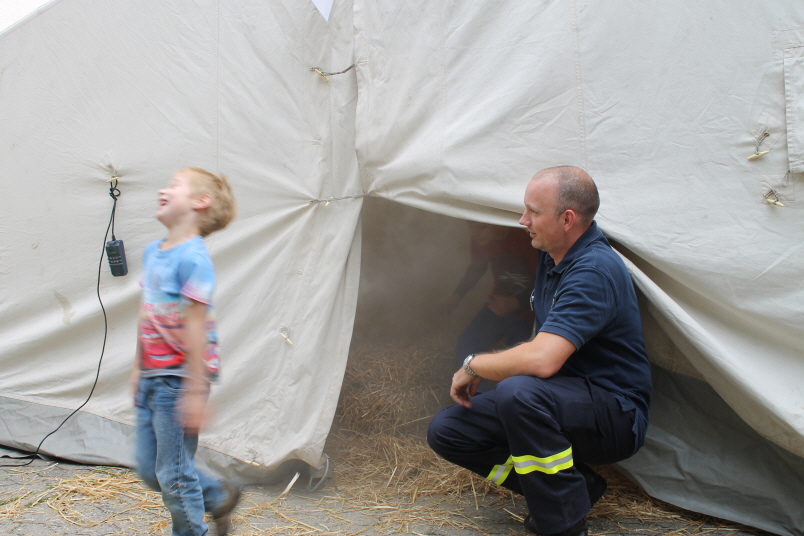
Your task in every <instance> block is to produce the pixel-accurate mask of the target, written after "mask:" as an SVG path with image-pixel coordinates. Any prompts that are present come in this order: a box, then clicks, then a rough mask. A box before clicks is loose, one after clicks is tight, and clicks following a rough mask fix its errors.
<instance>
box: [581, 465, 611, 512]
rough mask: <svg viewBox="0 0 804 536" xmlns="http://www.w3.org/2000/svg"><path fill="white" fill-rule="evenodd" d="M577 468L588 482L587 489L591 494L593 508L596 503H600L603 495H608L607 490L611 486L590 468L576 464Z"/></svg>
mask: <svg viewBox="0 0 804 536" xmlns="http://www.w3.org/2000/svg"><path fill="white" fill-rule="evenodd" d="M575 467H576V468H577V469H578V471H580V472H581V474H582V475H583V478H584V480H586V489H587V491H588V492H589V502H590V503H592V506H594V505H595V503H596V502H597V501H599V500H600V498H601V497H603V494H604V493H606V488H607V487H608V486H609V485H608V483H607V482H606V479H605V478H603V477H602V476H600V475H599V474H597V473H596V472H594V471H593V470H592V469H591V468H590V467H588V466H586V465H583V464H580V463H576V464H575Z"/></svg>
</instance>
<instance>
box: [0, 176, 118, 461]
mask: <svg viewBox="0 0 804 536" xmlns="http://www.w3.org/2000/svg"><path fill="white" fill-rule="evenodd" d="M109 196H110V197H111V198H112V199H114V203H113V204H112V214H111V216H110V217H109V224H108V225H107V226H106V233H105V234H104V235H103V245H104V247H103V248H101V257H100V261H99V262H98V282H97V285H96V287H95V291H96V293H97V295H98V303H100V306H101V311H102V312H103V345H102V346H101V354H100V359H99V360H98V368H97V370H96V371H95V381H94V382H93V383H92V389H90V391H89V395H87V399H86V400H84V403H83V404H81V405H80V406H78V407H77V408H76V409H75V410H73V412H72V413H70V414H69V415H67V416H66V417H65V418H64V420H63V421H61V424H59V425H58V426H57V427H56V429H55V430H53V431H52V432H50V433H49V434H47V435H46V436H45V437H43V438H42V441H40V442H39V445H37V447H36V451H35V452H33V453H32V454H26V455H25V456H9V458H11V459H14V460H24V459H25V458H30V460H28V461H27V462H26V463H22V464H18V465H0V467H25V466H26V465H30V464H32V463H33V461H34V460H35V459H36V457H37V456H38V455H39V449H41V448H42V444H43V443H44V442H45V439H47V438H48V437H50V436H52V435H53V434H55V433H56V432H58V431H59V429H60V428H61V427H62V426H64V423H66V422H67V421H68V420H69V418H70V417H72V416H73V415H75V414H76V413H78V412H79V411H80V410H81V408H83V407H84V406H86V405H87V404H88V403H89V399H90V398H92V394H93V393H94V392H95V387H97V385H98V379H99V378H100V369H101V363H103V354H104V352H106V337H107V335H108V333H109V321H108V319H107V318H106V308H105V307H104V306H103V300H102V299H101V294H100V281H101V269H102V268H103V257H104V253H105V252H106V249H105V246H106V239H107V238H108V237H109V229H111V230H112V240H114V239H115V238H114V215H115V212H116V210H117V198H118V197H120V190H118V189H117V179H114V180H113V181H112V183H111V185H110V186H109Z"/></svg>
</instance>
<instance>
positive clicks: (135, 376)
mask: <svg viewBox="0 0 804 536" xmlns="http://www.w3.org/2000/svg"><path fill="white" fill-rule="evenodd" d="M141 364H142V344H141V343H140V333H139V328H138V330H137V350H136V352H135V353H134V366H133V367H131V380H130V385H131V394H132V395H134V396H137V385H138V384H139V381H140V372H141V371H140V365H141Z"/></svg>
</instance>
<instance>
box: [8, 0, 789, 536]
mask: <svg viewBox="0 0 804 536" xmlns="http://www.w3.org/2000/svg"><path fill="white" fill-rule="evenodd" d="M350 67H351V68H350ZM314 68H318V69H319V71H320V73H339V72H342V71H345V72H343V73H342V74H333V75H328V76H325V75H322V74H320V73H319V72H316V71H314V70H312V69H314ZM0 120H2V129H0V170H2V181H3V195H2V198H0V207H2V209H1V210H0V229H2V234H3V239H2V241H0V272H2V280H0V293H1V294H0V297H1V298H2V299H1V300H0V315H1V318H2V321H1V322H0V419H1V420H2V426H1V427H0V444H4V445H8V446H12V447H16V448H21V449H27V450H34V449H36V447H37V445H38V444H39V442H40V441H41V439H42V437H44V436H45V435H46V434H47V433H48V432H50V431H52V430H53V429H54V428H55V427H56V426H58V424H59V423H60V422H61V421H62V420H63V419H64V417H65V416H67V415H68V414H69V413H70V412H71V411H72V410H73V409H75V408H76V407H78V406H79V405H80V404H81V403H82V402H83V401H84V400H85V398H86V396H87V394H88V391H89V389H90V387H91V386H92V384H93V380H94V378H95V371H96V370H97V367H98V360H99V358H100V354H101V349H102V346H103V347H104V348H105V353H104V356H105V357H104V360H103V364H102V366H101V368H100V377H99V381H98V384H97V387H96V389H95V391H94V393H93V396H92V398H91V399H90V400H89V402H88V404H87V405H86V406H85V407H84V408H83V409H82V410H81V411H80V412H79V413H78V414H76V415H75V416H74V417H72V418H71V419H69V420H68V421H67V423H65V424H64V426H63V427H62V428H61V429H60V430H59V431H58V432H57V433H56V434H54V435H53V436H51V437H50V438H48V439H47V440H46V441H45V443H44V444H43V445H42V452H45V453H48V454H52V455H56V456H60V457H65V458H69V459H73V460H77V461H82V462H89V463H110V464H129V463H130V462H131V456H130V446H129V440H130V436H131V432H132V426H131V425H132V416H133V413H132V408H131V396H130V394H129V392H128V388H127V383H128V382H127V378H128V374H129V370H130V366H131V360H132V353H133V349H134V331H135V321H136V312H137V301H138V297H139V286H138V275H139V260H140V258H141V257H140V254H141V251H142V249H143V247H144V246H145V244H146V243H148V242H149V241H151V240H153V239H155V238H158V237H159V236H161V233H162V230H161V228H160V225H159V224H158V223H157V222H156V221H155V220H154V218H153V210H154V205H155V203H154V201H155V195H156V193H155V192H156V190H157V189H158V188H160V187H161V186H162V185H163V184H165V183H166V182H167V180H168V179H169V177H170V174H171V173H172V172H173V171H175V170H176V169H178V168H180V167H183V166H186V165H194V166H200V167H205V168H208V169H210V170H213V171H222V172H224V173H226V174H227V175H228V176H229V177H230V178H231V180H232V183H233V186H234V189H235V193H236V195H237V198H238V200H239V204H240V216H239V218H238V219H237V220H236V221H235V222H234V223H233V224H232V225H231V226H230V227H229V228H227V229H226V230H224V231H222V232H220V233H218V234H216V235H213V237H211V238H210V239H209V240H208V246H209V248H210V250H211V252H212V254H213V259H214V261H215V263H216V267H217V270H218V277H219V287H218V290H217V309H218V314H219V317H220V330H221V338H222V341H223V350H224V362H223V377H222V380H221V382H220V384H219V385H218V386H217V387H216V389H215V394H214V400H215V402H216V408H217V417H216V419H215V422H214V424H213V425H212V426H211V427H210V428H209V429H208V430H207V431H206V432H205V433H204V434H203V435H202V441H201V443H202V447H203V448H202V452H201V454H200V456H201V457H202V458H203V459H204V460H205V461H206V463H207V464H208V465H211V466H213V467H215V468H217V469H218V470H220V471H224V472H235V471H236V472H238V473H240V474H241V475H242V476H244V477H247V478H255V479H256V478H263V477H264V476H265V475H267V474H270V473H271V472H273V471H277V470H278V469H279V468H280V467H281V466H282V464H283V463H286V462H292V461H296V460H297V461H301V462H305V463H306V464H309V465H311V466H313V467H318V466H319V464H320V460H321V457H322V450H323V446H324V441H325V439H326V436H327V432H328V430H329V427H330V424H331V422H332V418H333V414H334V411H335V406H336V402H337V399H338V394H339V390H340V386H341V380H342V376H343V372H344V369H345V366H346V359H347V354H348V349H349V343H350V337H351V330H352V322H353V319H354V311H355V303H356V299H357V292H358V286H359V281H360V254H361V234H360V228H361V227H360V219H361V208H362V206H363V201H364V198H365V197H366V196H376V197H381V198H385V199H388V200H392V201H395V202H398V203H402V204H404V205H408V206H411V207H416V208H419V209H424V210H427V211H431V212H436V213H440V214H443V215H447V216H453V217H457V218H463V219H474V220H484V221H488V222H492V223H498V224H503V225H515V224H516V220H517V218H518V214H519V211H520V207H521V199H522V194H523V191H524V186H525V184H526V182H527V180H528V179H529V177H530V176H531V175H532V174H533V173H534V172H535V171H537V170H539V169H541V168H544V167H548V166H552V165H558V164H573V165H578V166H580V167H583V168H585V169H586V170H588V171H589V172H590V173H591V175H592V176H593V177H594V178H595V179H596V181H597V183H598V186H599V188H600V190H601V196H602V209H601V213H600V214H599V217H598V222H599V224H600V225H601V227H602V228H603V230H604V232H605V233H606V234H607V235H608V236H609V237H611V238H612V240H614V241H615V242H616V243H617V245H618V248H619V251H620V252H621V253H622V254H623V255H624V256H625V257H626V258H627V261H628V263H629V266H630V267H631V269H632V273H633V276H634V280H635V283H636V285H637V287H638V289H639V290H640V293H641V296H642V298H643V310H644V313H645V330H646V337H647V342H648V346H649V350H650V354H651V358H652V360H653V361H654V363H655V364H656V365H657V367H656V375H655V380H656V388H655V393H654V403H653V408H652V412H653V421H652V425H651V429H650V432H649V438H648V441H647V443H646V447H645V448H644V449H643V451H641V453H640V454H639V455H638V456H636V457H635V458H633V459H632V460H630V461H629V462H627V463H625V464H623V465H622V468H623V470H625V471H626V472H628V473H629V474H630V475H631V476H632V477H633V478H634V479H635V480H637V481H638V482H639V483H640V484H641V485H642V486H643V487H644V488H645V489H647V490H648V491H649V492H650V493H651V494H653V495H655V496H657V497H659V498H663V499H666V500H668V501H670V502H674V503H676V504H679V505H681V506H685V507H687V508H692V509H695V510H698V511H703V512H705V513H710V514H714V515H719V516H721V517H725V518H729V519H734V520H736V521H741V522H745V523H748V524H751V525H754V526H757V527H760V528H764V529H767V530H771V531H774V532H777V533H779V534H797V535H800V534H804V529H803V528H802V527H804V513H802V509H801V507H800V503H799V498H800V497H802V496H804V484H802V477H803V476H804V458H803V457H804V392H803V391H802V389H803V388H802V380H803V379H804V357H802V351H801V347H802V343H804V336H802V333H801V326H802V325H804V311H803V310H802V306H801V304H802V303H804V285H803V284H802V280H803V279H802V267H803V266H804V247H803V246H802V244H804V225H802V222H801V218H802V207H804V204H802V201H801V200H802V199H804V174H802V173H803V172H804V3H802V2H797V1H794V0H772V1H769V2H750V1H747V0H740V1H735V2H718V3H714V2H695V1H692V0H678V1H675V2H645V3H641V4H639V5H636V4H634V3H626V2H589V1H580V0H576V1H570V0H567V1H553V2H548V1H538V2H513V1H494V2H459V1H451V2H450V1H441V0H440V1H419V2H369V1H365V0H336V1H335V3H334V6H333V8H332V12H331V14H329V18H328V20H327V19H325V18H324V16H322V13H321V12H320V11H319V10H318V9H317V8H316V6H314V5H313V3H312V2H309V1H303V0H295V1H290V0H270V1H259V2H257V1H253V0H195V1H189V0H159V1H155V0H139V1H136V2H135V1H132V0H117V1H115V2H108V1H105V0H55V1H53V2H50V3H48V4H46V5H44V6H42V7H41V8H39V9H38V10H37V11H35V12H34V13H32V14H30V15H29V16H27V17H25V18H23V19H22V20H19V21H17V22H15V23H14V24H12V25H10V26H9V27H7V28H6V29H5V30H3V31H2V32H0ZM761 153H766V154H762V156H759V157H757V158H752V159H749V156H752V155H756V154H761ZM115 173H116V174H117V175H118V176H119V182H118V188H119V189H120V191H121V196H120V199H119V201H118V204H117V213H116V220H115V232H116V235H117V238H119V239H123V240H124V241H125V245H126V249H127V251H128V253H129V255H128V260H129V265H130V273H129V275H128V276H126V277H120V278H114V277H112V276H111V274H110V273H109V271H108V269H107V267H106V266H105V264H103V265H102V267H101V277H100V284H99V287H98V289H99V292H100V295H101V297H102V300H103V304H104V306H105V312H106V315H107V325H108V336H107V337H106V338H104V316H103V314H102V310H101V308H100V306H99V303H98V298H97V296H96V284H97V278H98V262H99V258H100V256H101V253H102V246H103V237H104V231H105V230H106V226H107V223H108V221H109V214H110V209H111V204H112V201H111V199H110V197H109V195H108V193H109V183H107V182H106V181H107V179H109V178H110V177H111V175H113V174H115ZM422 239H425V237H422ZM291 343H292V344H291Z"/></svg>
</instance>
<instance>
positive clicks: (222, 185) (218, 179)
mask: <svg viewBox="0 0 804 536" xmlns="http://www.w3.org/2000/svg"><path fill="white" fill-rule="evenodd" d="M182 171H189V172H190V184H191V188H192V191H193V194H194V195H203V194H207V195H209V196H210V197H211V198H212V202H211V203H210V205H209V207H208V208H207V209H205V210H204V211H203V212H202V213H201V216H200V219H199V220H200V226H199V232H200V233H201V236H208V235H210V234H212V233H214V232H215V231H220V230H221V229H223V228H224V227H226V226H227V225H229V222H231V221H232V220H233V219H234V217H235V215H236V214H237V206H236V203H235V199H234V195H232V188H231V186H229V181H228V180H226V177H225V176H224V175H215V174H214V173H210V172H209V171H207V170H205V169H201V168H185V169H183V170H182Z"/></svg>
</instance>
